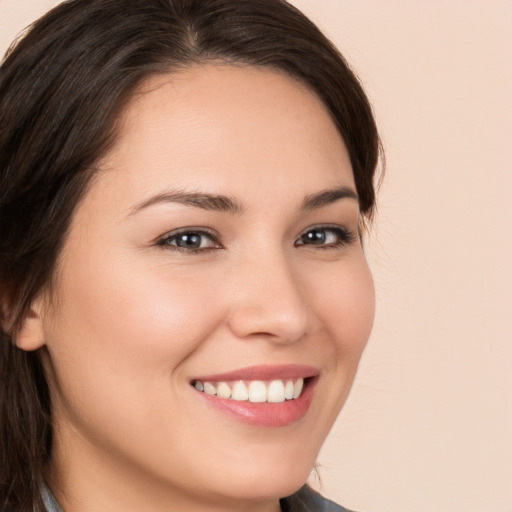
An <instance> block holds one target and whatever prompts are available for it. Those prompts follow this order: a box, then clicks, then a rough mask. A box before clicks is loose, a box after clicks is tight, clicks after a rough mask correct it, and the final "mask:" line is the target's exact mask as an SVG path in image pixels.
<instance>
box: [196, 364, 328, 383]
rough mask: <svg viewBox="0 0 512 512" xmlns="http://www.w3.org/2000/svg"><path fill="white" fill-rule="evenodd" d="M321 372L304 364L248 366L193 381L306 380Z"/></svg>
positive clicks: (202, 376)
mask: <svg viewBox="0 0 512 512" xmlns="http://www.w3.org/2000/svg"><path fill="white" fill-rule="evenodd" d="M318 373H319V371H318V370H317V369H316V368H314V367H313V366H308V365H302V364H281V365H259V366H247V367H245V368H240V369H238V370H233V371H230V372H225V373H217V374H215V375H201V376H198V377H195V378H193V379H191V380H192V382H193V381H197V380H199V381H201V382H205V381H214V382H221V381H234V380H278V379H299V378H302V379H306V378H308V377H316V376H317V375H318Z"/></svg>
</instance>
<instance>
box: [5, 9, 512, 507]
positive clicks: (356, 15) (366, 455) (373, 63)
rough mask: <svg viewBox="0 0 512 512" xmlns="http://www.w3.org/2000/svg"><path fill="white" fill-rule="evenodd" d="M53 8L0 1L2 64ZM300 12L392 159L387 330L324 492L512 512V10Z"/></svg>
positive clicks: (326, 471) (360, 501)
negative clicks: (366, 109) (351, 76)
mask: <svg viewBox="0 0 512 512" xmlns="http://www.w3.org/2000/svg"><path fill="white" fill-rule="evenodd" d="M56 3H57V2H56V1H52V0H0V50H1V51H2V52H3V50H4V49H5V48H6V47H7V45H8V42H9V41H11V40H12V39H13V38H14V37H15V35H16V34H17V33H18V31H19V30H20V29H21V28H22V27H24V26H25V25H26V24H27V23H28V22H29V21H31V20H32V19H34V18H35V17H37V16H38V15H40V14H42V13H43V12H44V11H45V10H47V9H48V8H49V7H51V6H53V5H55V4H56ZM293 3H294V4H296V5H297V6H298V7H300V8H302V9H303V10H304V11H305V12H306V13H307V14H308V15H309V16H310V17H311V18H312V19H313V20H314V21H316V22H317V23H318V24H319V25H320V27H322V28H323V29H324V30H325V31H326V32H327V34H328V35H329V36H330V37H331V38H332V39H333V40H334V42H335V43H336V44H337V45H338V46H339V47H340V48H341V49H342V51H343V53H344V54H345V55H346V57H347V58H348V59H349V61H350V62H351V63H352V64H353V65H354V67H355V69H356V70H357V72H358V74H359V76H360V77H361V79H362V81H363V82H364V84H365V86H366V89H367V91H368V94H369V96H370V98H371V100H372V102H373V104H374V107H375V112H376V115H377V119H378V122H379V125H380V128H381V131H382V135H383V139H384V143H385V146H386V150H387V175H386V179H385V182H384V185H383V187H382V190H381V199H380V214H379V218H378V221H377V223H376V225H375V228H374V230H373V233H372V235H371V240H370V244H369V248H368V252H369V258H370V261H371V265H372V268H373V271H374V275H375V280H376V287H377V294H378V297H377V298H378V312H377V319H376V325H375V329H374V332H373V335H372V338H371V342H370V345H369V347H368V349H367V351H366V353H365V357H364V359H363V363H362V366H361V369H360V372H359V376H358V379H357V381H356V385H355V387H354V390H353V392H352V395H351V398H350V399H349V402H348V404H347V406H346V408H345V410H344V412H343V413H342V415H341V417H340V419H339V421H338V423H337V425H336V427H335V429H334V431H333V432H332V434H331V436H330V438H329V439H328V441H327V443H326V445H325V448H324V450H323V452H322V454H321V457H320V463H321V466H322V467H321V469H320V474H321V477H322V480H323V492H324V493H325V494H327V495H328V496H330V497H332V498H334V499H335V500H337V501H339V502H341V503H343V504H344V505H345V506H347V507H349V508H353V509H355V510H359V511H361V512H364V511H367V512H432V511H440V512H473V511H474V512H512V344H511V337H512V336H511V334H512V328H511V316H512V308H511V306H512V271H511V264H512V263H511V262H512V229H511V219H512V201H511V200H510V199H509V197H510V195H511V194H512V165H511V162H512V100H511V98H512V30H511V29H510V27H512V1H511V0H421V1H420V0H417V1H412V0H409V1H407V0H359V1H356V0H293Z"/></svg>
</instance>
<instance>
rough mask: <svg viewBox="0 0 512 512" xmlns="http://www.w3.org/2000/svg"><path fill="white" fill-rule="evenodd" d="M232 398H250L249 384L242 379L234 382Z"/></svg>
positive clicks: (240, 400) (240, 399)
mask: <svg viewBox="0 0 512 512" xmlns="http://www.w3.org/2000/svg"><path fill="white" fill-rule="evenodd" d="M231 398H232V399H233V400H238V401H239V402H243V401H245V400H249V391H248V390H247V386H246V385H245V384H244V383H243V382H242V381H239V382H235V383H234V385H233V391H232V392H231Z"/></svg>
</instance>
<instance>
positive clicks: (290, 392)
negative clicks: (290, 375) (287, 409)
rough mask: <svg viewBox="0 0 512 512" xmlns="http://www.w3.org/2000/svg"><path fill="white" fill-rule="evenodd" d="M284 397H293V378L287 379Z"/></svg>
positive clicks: (288, 398) (289, 398) (287, 398)
mask: <svg viewBox="0 0 512 512" xmlns="http://www.w3.org/2000/svg"><path fill="white" fill-rule="evenodd" d="M284 397H285V398H286V400H291V399H292V398H293V380H287V381H286V386H285V387H284Z"/></svg>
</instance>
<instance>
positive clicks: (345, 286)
mask: <svg viewBox="0 0 512 512" xmlns="http://www.w3.org/2000/svg"><path fill="white" fill-rule="evenodd" d="M316 284H317V287H316V289H317V292H316V293H315V294H314V296H315V300H316V301H317V306H316V307H315V309H316V311H317V312H318V315H319V317H320V320H321V322H322V325H323V328H324V329H326V330H327V333H328V337H329V339H331V340H332V341H333V343H332V349H333V351H334V352H335V354H334V356H335V360H336V361H337V362H339V361H341V362H342V364H343V365H344V366H345V367H346V369H348V366H352V367H353V371H354V373H355V369H356V367H357V364H358V362H359V359H360V357H361V354H362V352H363V349H364V347H365V345H366V342H367V341H368V338H369V336H370V332H371V329H372V325H373V319H374V315H375V291H374V286H373V279H372V276H371V273H370V270H369V268H368V265H367V263H366V260H365V259H364V257H360V258H355V259H354V260H353V261H350V262H348V263H347V264H345V265H340V266H339V269H332V270H331V271H330V272H328V273H326V274H323V275H322V276H317V280H316Z"/></svg>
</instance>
